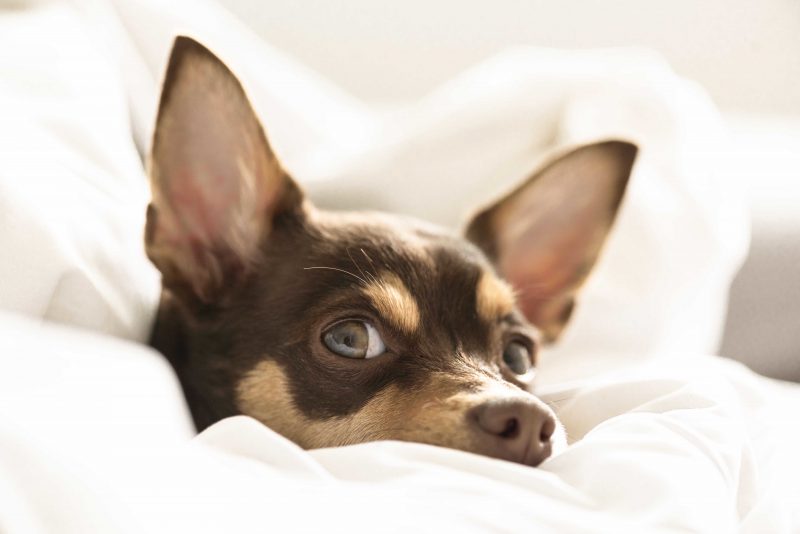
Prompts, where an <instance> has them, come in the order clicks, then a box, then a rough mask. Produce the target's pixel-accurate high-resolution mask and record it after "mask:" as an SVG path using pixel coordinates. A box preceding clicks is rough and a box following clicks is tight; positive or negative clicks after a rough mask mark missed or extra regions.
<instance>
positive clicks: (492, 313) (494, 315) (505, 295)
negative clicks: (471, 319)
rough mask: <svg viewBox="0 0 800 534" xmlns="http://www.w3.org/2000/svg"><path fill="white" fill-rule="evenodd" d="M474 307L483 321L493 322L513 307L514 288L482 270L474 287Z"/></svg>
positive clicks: (509, 311)
mask: <svg viewBox="0 0 800 534" xmlns="http://www.w3.org/2000/svg"><path fill="white" fill-rule="evenodd" d="M475 309H477V310H478V315H479V316H480V317H481V319H483V320H484V321H487V322H490V323H494V322H495V321H497V320H498V319H500V318H501V317H504V316H505V315H508V314H509V313H511V311H512V310H513V309H514V290H513V289H512V288H511V286H510V285H508V284H507V283H506V282H504V281H502V280H500V279H499V278H497V277H496V276H494V275H493V274H492V273H490V272H488V271H486V272H484V273H483V274H482V275H481V277H480V279H479V280H478V284H477V286H476V287H475Z"/></svg>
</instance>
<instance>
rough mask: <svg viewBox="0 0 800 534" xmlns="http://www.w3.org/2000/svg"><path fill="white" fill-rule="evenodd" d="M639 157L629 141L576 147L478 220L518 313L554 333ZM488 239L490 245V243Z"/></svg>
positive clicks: (478, 230) (478, 232)
mask: <svg viewBox="0 0 800 534" xmlns="http://www.w3.org/2000/svg"><path fill="white" fill-rule="evenodd" d="M635 156H636V148H635V147H634V146H633V145H630V144H629V143H624V142H617V141H609V142H604V143H597V144H594V145H588V146H585V147H581V148H578V149H576V150H574V151H573V152H571V153H569V154H567V155H565V156H563V157H562V158H560V159H558V160H556V161H554V162H553V163H551V164H550V165H549V166H547V167H545V168H544V169H543V170H542V171H540V172H539V173H538V174H536V175H534V176H533V177H532V178H531V179H530V180H529V181H528V182H527V183H526V184H524V185H523V186H521V187H520V188H518V189H517V190H516V191H514V192H513V193H511V194H510V195H508V196H507V197H505V198H504V199H502V200H501V201H500V202H498V203H497V204H496V205H495V206H493V207H492V208H490V209H489V210H487V211H486V212H484V214H481V215H480V216H478V217H477V218H476V219H475V221H473V224H474V225H475V226H476V228H475V229H474V232H475V233H474V235H475V236H478V239H479V240H480V241H481V243H480V244H482V246H486V244H487V243H491V242H492V241H493V243H492V244H493V247H489V248H490V251H491V254H493V255H494V257H495V261H496V263H497V267H498V270H499V271H500V272H501V273H502V274H503V276H505V277H506V278H507V279H508V280H509V282H511V284H512V285H513V286H514V288H515V289H516V291H517V294H518V301H519V305H520V307H521V309H522V311H523V312H524V313H525V315H526V316H527V317H528V319H529V320H530V321H532V322H533V323H534V324H536V325H537V326H539V327H540V328H547V329H550V330H551V331H552V332H554V333H555V334H557V333H558V331H559V330H560V325H563V322H564V321H565V320H566V317H567V316H568V315H569V312H570V310H571V306H572V301H573V297H574V293H575V292H576V291H577V289H578V288H579V287H580V285H581V284H582V283H583V281H584V280H585V279H586V277H587V275H588V274H589V271H590V269H591V267H592V266H593V265H594V262H595V260H596V259H597V257H598V255H599V253H600V250H601V248H602V245H603V242H604V241H605V238H606V235H607V234H608V231H609V229H610V227H611V224H612V222H613V220H614V216H615V214H616V210H617V207H618V206H619V202H620V200H621V197H622V192H623V191H624V188H625V185H626V183H627V180H628V176H629V174H630V171H631V167H632V165H633V160H634V158H635ZM487 236H488V240H487Z"/></svg>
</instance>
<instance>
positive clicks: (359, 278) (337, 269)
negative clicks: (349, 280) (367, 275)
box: [303, 266, 368, 285]
mask: <svg viewBox="0 0 800 534" xmlns="http://www.w3.org/2000/svg"><path fill="white" fill-rule="evenodd" d="M314 269H324V270H327V271H338V272H340V273H344V274H347V275H350V276H352V277H353V278H355V279H356V280H358V281H360V282H361V283H362V284H364V285H368V284H367V281H366V280H364V279H363V278H361V277H360V276H358V275H357V274H355V273H351V272H350V271H347V270H345V269H339V268H338V267H324V266H319V267H303V270H304V271H311V270H314Z"/></svg>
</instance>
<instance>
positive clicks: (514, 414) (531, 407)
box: [470, 398, 556, 466]
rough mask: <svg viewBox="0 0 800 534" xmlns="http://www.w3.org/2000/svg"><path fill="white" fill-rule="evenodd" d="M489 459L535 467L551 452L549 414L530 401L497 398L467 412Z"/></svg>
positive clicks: (552, 422) (552, 420) (552, 424)
mask: <svg viewBox="0 0 800 534" xmlns="http://www.w3.org/2000/svg"><path fill="white" fill-rule="evenodd" d="M470 418H471V419H472V421H473V424H474V425H475V426H476V427H477V428H476V431H477V433H478V435H479V441H480V442H481V443H482V445H483V447H484V448H485V449H486V452H487V454H488V455H489V456H494V457H496V458H502V459H504V460H510V461H512V462H518V463H523V464H527V465H532V466H537V465H539V464H540V463H542V462H543V461H544V460H545V459H546V458H547V457H548V456H550V454H551V453H552V452H553V446H552V443H551V441H550V438H552V437H553V432H555V429H556V421H555V417H554V416H553V414H552V413H551V412H550V411H549V410H547V409H546V408H545V407H544V406H541V405H540V404H538V403H537V402H536V401H535V400H533V399H525V398H521V399H498V400H492V401H488V402H485V403H483V404H480V405H479V406H476V407H475V408H474V409H473V410H472V412H471V413H470Z"/></svg>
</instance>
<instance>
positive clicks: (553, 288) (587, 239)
mask: <svg viewBox="0 0 800 534" xmlns="http://www.w3.org/2000/svg"><path fill="white" fill-rule="evenodd" d="M635 154H636V149H635V147H633V146H632V145H630V144H628V143H624V142H619V141H610V142H604V143H599V144H594V145H589V146H585V147H582V148H579V149H577V150H575V151H573V152H571V153H569V154H566V155H563V156H562V157H560V158H558V159H556V160H554V161H552V162H551V163H549V164H548V165H546V166H545V167H544V168H542V169H541V170H539V171H538V172H536V173H535V174H533V175H532V177H531V178H530V179H529V180H528V181H527V183H525V184H523V185H522V186H520V187H519V188H518V189H517V190H515V191H513V192H511V193H510V194H508V195H507V196H506V197H505V198H503V199H501V200H499V201H498V202H496V203H495V204H494V205H492V206H490V207H488V208H486V209H484V210H483V211H481V212H480V213H479V214H478V215H477V216H475V217H474V219H473V220H472V221H471V222H470V224H469V225H468V227H467V230H466V236H465V238H461V237H457V236H453V235H451V234H449V233H448V232H446V231H444V230H441V229H439V228H436V227H433V226H431V225H428V224H425V223H422V222H418V221H415V220H410V219H406V218H402V217H397V216H391V215H387V214H380V213H332V212H323V211H319V210H317V209H315V208H314V207H313V206H312V205H311V204H310V203H309V202H308V201H307V200H305V199H304V197H303V193H302V191H301V190H300V188H299V187H298V186H297V185H296V184H295V183H294V182H293V181H292V179H291V178H290V177H289V176H288V175H287V173H286V171H285V170H284V169H283V168H282V167H281V165H280V163H279V162H278V159H277V158H276V156H275V154H274V153H273V152H272V150H271V149H270V146H269V143H268V142H267V139H266V137H265V135H264V131H263V130H262V128H261V125H260V123H259V121H258V119H257V118H256V116H255V114H254V112H253V110H252V108H251V106H250V104H249V103H248V100H247V98H246V96H245V93H244V91H243V90H242V87H241V86H240V84H239V83H238V81H237V80H236V78H235V77H234V76H233V74H231V72H230V71H229V70H228V69H227V68H226V67H225V65H223V64H222V63H221V62H220V61H219V60H218V59H217V58H216V57H215V56H214V55H213V54H211V53H210V52H209V51H208V50H206V49H205V48H204V47H202V46H201V45H199V44H198V43H196V42H194V41H192V40H191V39H188V38H178V40H177V41H176V43H175V47H174V49H173V53H172V57H171V59H170V62H169V67H168V70H167V75H166V81H165V85H164V89H163V94H162V98H161V103H160V109H159V114H158V121H157V127H156V132H155V136H154V142H153V151H152V157H151V161H150V177H151V184H152V190H153V191H152V192H153V200H152V204H151V205H150V207H149V210H148V217H147V231H146V245H147V253H148V255H149V257H150V258H151V260H152V261H153V263H154V264H155V265H156V266H157V267H158V268H159V270H160V271H161V273H162V276H163V289H164V291H163V295H162V303H161V308H160V310H159V316H158V319H157V324H156V326H155V329H154V335H153V344H154V345H155V346H156V348H159V349H160V350H162V351H163V352H164V353H165V354H166V355H167V356H168V357H169V358H170V360H171V362H172V363H173V365H174V366H175V368H176V370H177V372H178V374H179V376H180V378H181V382H182V384H183V387H184V390H185V393H186V396H187V399H188V400H189V404H190V407H191V409H192V413H193V415H194V417H195V422H196V423H197V425H198V427H200V428H202V427H205V426H207V425H208V424H211V423H212V422H214V421H216V420H218V419H220V418H222V417H225V416H228V415H233V414H237V413H244V414H247V415H250V416H252V417H254V418H256V419H258V420H260V421H262V422H264V423H265V424H267V425H269V426H270V427H271V428H273V429H274V430H276V431H278V432H280V433H282V434H283V435H285V436H287V437H288V438H290V439H292V440H294V441H295V442H297V443H298V444H300V445H302V446H303V447H307V448H314V447H325V446H335V445H343V444H351V443H357V442H363V441H369V440H379V439H398V440H409V441H418V442H423V443H430V444H435V445H442V446H447V447H453V448H458V449H463V450H467V451H473V452H478V453H482V454H486V455H489V456H494V457H499V458H504V459H508V460H512V461H517V462H522V463H527V464H532V465H535V464H538V463H539V462H540V461H541V460H542V459H544V458H545V457H547V455H548V454H549V453H550V450H551V445H552V442H553V440H555V439H556V437H554V433H557V432H558V424H557V422H556V420H555V417H554V416H553V414H552V412H551V411H550V409H549V408H548V407H547V406H546V405H545V404H544V403H543V402H541V401H540V400H538V399H537V398H536V397H535V396H534V395H533V394H531V393H530V391H531V381H532V379H533V377H534V374H535V364H536V352H537V348H538V346H539V344H540V343H543V342H547V341H551V340H553V339H555V338H556V336H558V334H559V332H560V331H561V329H562V328H563V326H564V324H565V322H566V321H567V319H568V318H569V316H570V313H571V311H572V307H573V302H574V299H575V293H576V291H577V289H578V288H579V286H580V285H581V283H582V282H583V280H584V279H585V278H586V276H587V274H588V272H589V270H590V268H591V266H592V264H593V263H594V261H595V259H596V258H597V256H598V253H599V251H600V248H601V246H602V243H603V241H604V240H605V237H606V234H607V232H608V230H609V228H610V226H611V224H612V222H613V219H614V216H615V213H616V211H617V207H618V206H619V203H620V200H621V198H622V194H623V191H624V189H625V185H626V183H627V179H628V175H629V173H630V170H631V166H632V164H633V160H634V158H635ZM419 194H420V195H424V194H425V191H420V192H419Z"/></svg>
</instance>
